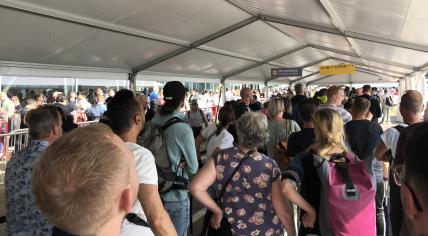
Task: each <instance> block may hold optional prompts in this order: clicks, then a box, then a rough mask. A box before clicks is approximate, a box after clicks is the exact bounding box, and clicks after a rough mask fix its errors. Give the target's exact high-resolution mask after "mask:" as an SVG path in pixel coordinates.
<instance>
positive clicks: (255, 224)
mask: <svg viewBox="0 0 428 236" xmlns="http://www.w3.org/2000/svg"><path fill="white" fill-rule="evenodd" d="M244 157H245V154H244V153H243V152H241V151H240V150H239V149H238V148H236V147H232V148H229V149H226V150H224V151H222V152H220V153H219V154H217V155H216V156H215V157H214V161H215V166H216V175H217V177H216V182H215V184H214V185H215V187H216V190H217V195H218V194H220V192H221V190H222V188H223V185H224V184H225V182H226V181H227V179H228V178H229V177H230V175H231V174H232V172H233V170H234V169H235V168H236V167H237V166H238V164H239V161H240V160H241V159H242V158H244ZM280 177H281V176H280V171H279V168H278V165H277V164H276V162H275V161H274V160H273V159H271V158H269V157H267V156H265V155H263V154H254V155H250V156H249V157H248V159H247V160H245V161H244V162H243V163H242V165H241V167H240V169H239V171H238V172H236V174H235V175H234V176H233V178H232V180H231V181H230V183H229V184H228V186H227V187H226V190H225V193H224V195H223V198H222V199H223V200H222V202H221V205H222V209H223V211H224V214H225V217H226V218H227V220H228V221H229V223H230V224H231V229H232V233H233V235H245V236H248V235H251V236H254V235H264V236H269V235H283V234H284V227H283V225H282V223H281V221H280V220H279V217H278V216H277V215H276V213H275V210H274V208H273V205H272V200H271V192H272V183H273V182H274V181H275V180H277V179H278V178H280Z"/></svg>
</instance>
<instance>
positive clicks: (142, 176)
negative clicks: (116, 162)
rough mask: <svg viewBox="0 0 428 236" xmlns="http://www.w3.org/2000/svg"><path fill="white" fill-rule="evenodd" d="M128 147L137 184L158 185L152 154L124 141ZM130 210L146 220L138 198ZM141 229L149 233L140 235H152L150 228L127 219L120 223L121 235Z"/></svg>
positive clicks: (135, 232)
mask: <svg viewBox="0 0 428 236" xmlns="http://www.w3.org/2000/svg"><path fill="white" fill-rule="evenodd" d="M126 145H128V148H129V149H130V150H131V151H132V153H133V154H134V158H135V166H136V169H137V176H138V183H139V184H153V185H156V186H157V185H158V174H157V171H156V164H155V158H154V157H153V154H152V153H151V152H150V151H149V150H147V149H146V148H143V147H141V146H140V145H138V144H135V143H129V142H126ZM132 212H133V213H135V214H137V215H138V216H139V217H140V218H141V219H143V220H145V221H147V217H146V215H145V214H144V211H143V207H142V206H141V204H140V201H138V199H137V200H136V201H135V204H134V207H133V208H132ZM141 230H147V232H149V233H150V234H140V235H153V233H152V231H151V230H150V228H147V227H142V226H138V225H134V224H131V223H129V222H128V221H127V220H124V222H123V223H122V229H121V235H137V233H141V232H142V231H141Z"/></svg>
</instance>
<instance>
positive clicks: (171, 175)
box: [137, 117, 188, 193]
mask: <svg viewBox="0 0 428 236" xmlns="http://www.w3.org/2000/svg"><path fill="white" fill-rule="evenodd" d="M176 123H185V122H184V121H183V120H181V119H180V118H178V117H173V118H171V119H169V120H168V121H167V122H165V124H164V125H162V126H158V125H155V124H153V123H151V122H147V123H146V124H145V125H144V129H143V131H142V132H141V133H140V134H139V136H138V138H137V143H138V144H139V145H141V146H143V147H145V148H147V149H149V150H150V151H151V152H152V154H153V156H154V157H155V163H156V170H157V172H158V190H159V192H160V193H165V192H168V191H170V190H174V189H187V184H188V181H187V179H185V178H184V177H183V176H178V175H177V173H175V172H173V171H172V165H171V162H170V161H169V157H168V152H167V150H166V147H165V145H166V143H165V136H164V132H165V130H166V129H168V128H169V127H170V126H172V125H174V124H176ZM181 173H183V171H181Z"/></svg>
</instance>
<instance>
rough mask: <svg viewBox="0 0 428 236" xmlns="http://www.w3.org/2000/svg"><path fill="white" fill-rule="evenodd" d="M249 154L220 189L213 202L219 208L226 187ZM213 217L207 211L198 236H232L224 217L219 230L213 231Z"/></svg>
mask: <svg viewBox="0 0 428 236" xmlns="http://www.w3.org/2000/svg"><path fill="white" fill-rule="evenodd" d="M251 152H252V151H250V152H248V153H247V154H246V155H245V157H244V158H242V159H241V161H239V164H238V166H237V167H236V168H235V169H234V170H233V172H232V175H230V176H229V178H228V179H227V181H226V182H225V183H224V185H223V188H222V189H221V192H220V195H219V196H218V199H214V201H215V202H216V203H217V204H218V205H219V206H220V208H221V207H222V199H223V195H224V192H225V191H226V188H227V185H229V183H230V181H231V180H232V178H233V176H235V174H236V172H238V171H239V169H240V167H241V165H242V163H244V161H245V160H247V159H248V156H249V155H250V154H251ZM213 215H214V214H213V213H212V212H211V211H210V210H208V209H207V213H205V217H204V226H203V228H202V232H201V234H200V236H218V235H221V236H232V230H231V229H230V224H229V222H228V221H227V219H226V218H225V217H223V219H221V223H220V228H218V229H214V228H213V227H212V226H211V218H212V216H213Z"/></svg>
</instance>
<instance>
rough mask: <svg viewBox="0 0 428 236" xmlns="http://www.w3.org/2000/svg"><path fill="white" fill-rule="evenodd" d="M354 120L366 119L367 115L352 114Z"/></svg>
mask: <svg viewBox="0 0 428 236" xmlns="http://www.w3.org/2000/svg"><path fill="white" fill-rule="evenodd" d="M352 120H366V116H365V115H360V114H358V115H352Z"/></svg>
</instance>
